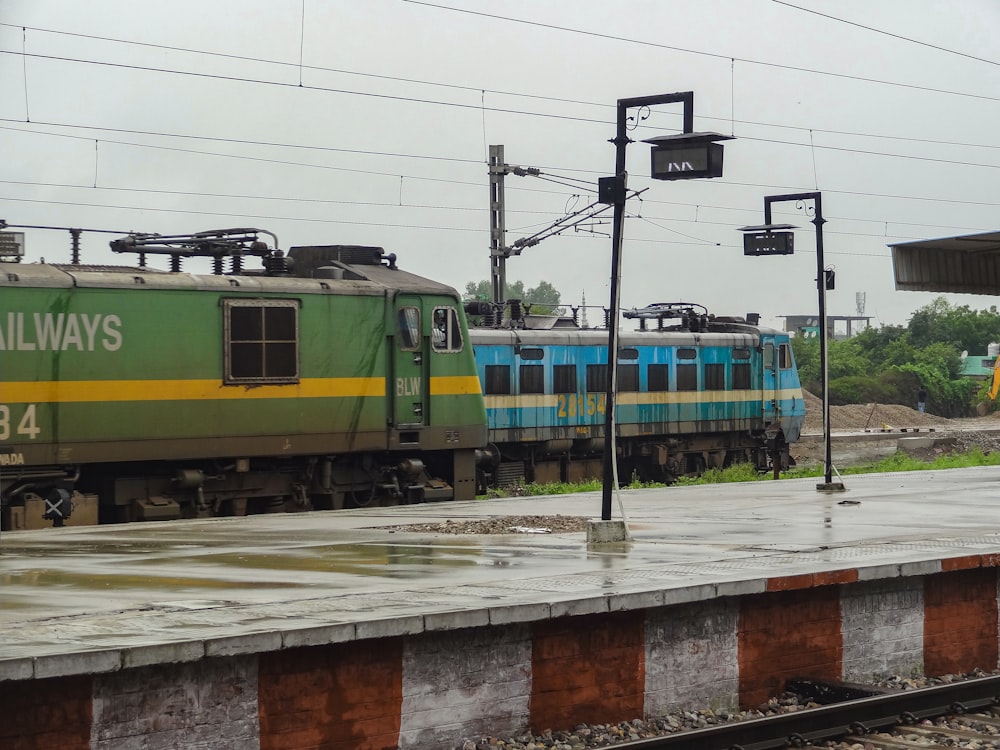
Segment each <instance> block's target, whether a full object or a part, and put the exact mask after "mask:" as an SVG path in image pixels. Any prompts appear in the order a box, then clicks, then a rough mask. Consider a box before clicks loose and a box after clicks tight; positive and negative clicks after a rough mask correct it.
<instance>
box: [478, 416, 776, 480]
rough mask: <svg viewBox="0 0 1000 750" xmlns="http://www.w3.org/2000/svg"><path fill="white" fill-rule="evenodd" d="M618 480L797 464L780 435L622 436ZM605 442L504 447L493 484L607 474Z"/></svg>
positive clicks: (761, 469) (768, 432) (770, 432)
mask: <svg viewBox="0 0 1000 750" xmlns="http://www.w3.org/2000/svg"><path fill="white" fill-rule="evenodd" d="M616 448H617V451H616V452H617V455H618V481H619V483H620V484H623V485H624V484H628V483H630V482H632V481H633V480H638V481H641V482H662V483H665V484H670V483H672V482H675V481H676V480H677V479H678V478H679V477H683V476H688V477H692V476H699V475H701V474H702V473H704V472H705V471H706V470H707V469H721V468H725V467H728V466H731V465H734V464H738V463H750V464H752V465H753V466H754V467H755V468H756V469H757V471H759V472H762V473H763V472H768V471H772V472H777V471H782V470H786V469H788V468H789V467H790V466H792V465H794V461H793V459H792V457H791V454H790V453H789V449H788V444H787V443H786V442H785V439H784V434H783V433H782V432H781V431H780V430H765V431H760V432H756V431H755V432H748V433H731V432H730V433H718V434H712V433H708V434H697V435H691V436H670V437H668V436H656V437H648V436H647V437H641V438H636V437H621V438H619V439H618V440H617V441H616ZM603 450H604V441H603V439H601V438H590V439H587V440H585V441H564V440H549V441H539V442H536V443H518V444H509V445H507V444H503V445H500V446H499V448H498V453H499V456H500V458H499V461H498V462H497V467H496V470H495V471H494V472H493V474H492V475H491V477H489V479H490V480H492V481H490V482H489V483H490V484H493V485H497V486H501V487H504V486H506V487H512V486H517V485H519V484H523V483H531V482H537V483H540V484H544V483H549V482H581V481H585V480H589V479H595V478H601V477H602V475H603Z"/></svg>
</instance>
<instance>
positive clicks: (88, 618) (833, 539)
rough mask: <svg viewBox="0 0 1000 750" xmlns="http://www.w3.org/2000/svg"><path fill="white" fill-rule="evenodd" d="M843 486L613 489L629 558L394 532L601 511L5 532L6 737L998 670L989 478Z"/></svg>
mask: <svg viewBox="0 0 1000 750" xmlns="http://www.w3.org/2000/svg"><path fill="white" fill-rule="evenodd" d="M843 479H844V483H845V485H846V487H847V489H846V491H845V492H835V493H825V492H819V491H817V489H816V480H815V479H803V480H783V481H777V482H774V481H763V482H755V483H744V484H730V485H708V486H697V487H670V488H661V489H646V490H623V491H622V493H621V499H622V503H623V505H624V509H625V514H626V518H627V523H628V528H629V530H630V535H631V538H630V540H628V541H625V542H621V543H614V544H600V545H594V544H592V545H588V544H587V535H586V532H585V531H576V532H563V533H545V532H546V529H545V528H544V527H534V528H521V529H519V530H516V529H515V528H513V527H509V528H508V529H507V532H506V533H501V534H493V535H482V534H459V535H454V534H446V533H437V532H425V531H412V530H409V529H408V528H407V527H408V526H410V525H413V524H432V523H444V522H448V521H451V522H452V523H454V524H459V523H462V522H465V521H470V520H476V519H486V518H497V519H504V518H511V517H518V516H529V515H531V516H535V515H537V516H564V517H583V518H591V519H596V518H599V516H600V510H601V498H600V494H599V493H583V494H575V495H565V496H550V497H531V498H510V499H499V500H483V501H475V502H463V503H435V504H427V505H418V506H403V507H393V508H377V509H368V510H359V511H330V512H314V513H302V514H278V515H267V516H253V517H245V518H223V519H207V520H191V521H173V522H168V523H142V524H128V525H120V526H103V527H76V528H63V529H47V530H42V531H19V532H5V533H4V534H3V535H2V536H0V581H2V582H3V585H2V587H0V707H2V708H0V727H7V729H0V745H3V744H4V742H3V740H4V738H5V737H6V738H7V740H8V741H9V740H10V739H11V738H12V737H13V738H14V739H15V740H17V739H18V738H19V737H22V736H28V735H30V733H31V732H32V731H34V730H32V729H31V727H33V726H34V724H32V721H33V720H32V719H31V718H30V717H31V716H35V713H33V711H34V708H32V707H34V706H42V705H44V706H47V707H48V708H46V709H45V710H46V711H48V712H49V713H46V714H45V716H47V717H48V718H49V719H51V701H50V699H49V698H47V697H45V696H49V695H53V696H54V695H59V696H61V698H60V700H61V701H62V704H61V705H62V706H63V709H62V710H63V711H64V712H65V711H70V709H68V708H66V706H67V705H77V703H79V706H80V708H79V712H78V714H77V713H73V712H72V711H70V713H71V714H72V715H73V716H74V717H76V718H75V719H72V720H70V719H67V720H66V722H65V724H66V727H67V729H66V730H65V731H78V735H79V736H78V737H77V736H76V735H74V737H75V738H76V740H78V741H76V740H74V741H70V739H67V738H66V737H63V738H62V739H61V740H60V743H62V744H60V745H59V746H63V747H91V746H95V744H94V743H95V742H107V741H109V740H108V737H111V736H114V737H133V738H134V737H136V736H138V735H142V736H147V737H148V735H150V734H153V733H155V734H157V735H158V736H160V738H161V740H162V741H163V742H164V743H167V744H163V745H162V746H170V745H169V743H170V742H174V741H177V739H178V737H184V741H183V742H182V743H181V744H182V745H184V746H187V747H201V746H204V747H218V746H221V745H219V744H218V743H217V742H216V741H217V740H218V739H219V738H221V737H226V738H227V741H230V740H232V744H231V745H226V746H234V747H235V746H239V747H249V746H253V747H300V746H301V747H307V746H323V747H341V746H343V747H345V748H346V747H406V748H423V747H450V746H452V745H449V744H448V743H453V744H454V743H457V742H459V740H460V739H461V738H462V737H468V736H473V735H475V734H476V733H482V732H489V733H498V732H503V731H507V732H511V733H514V732H518V731H526V730H527V729H529V728H533V729H535V730H542V729H545V728H554V729H558V728H565V727H572V726H573V725H575V724H576V723H579V722H581V721H595V720H601V721H610V720H616V718H617V717H619V716H621V717H624V718H625V719H631V718H635V717H637V716H642V715H652V714H654V713H657V712H662V711H666V710H672V709H675V708H678V707H683V706H703V705H715V706H723V707H724V706H729V707H735V706H736V705H737V704H739V705H744V706H745V705H752V704H753V703H754V702H759V701H761V700H766V698H767V697H768V695H769V694H773V693H774V692H775V691H780V685H781V678H782V676H783V675H784V676H792V675H794V676H800V675H801V674H810V675H811V676H815V677H828V678H833V679H863V678H865V677H866V676H871V675H873V674H879V673H886V672H893V673H899V672H900V671H904V672H906V671H908V672H911V673H917V672H922V673H926V674H935V673H938V674H940V673H945V672H951V671H968V670H971V669H974V668H982V669H995V668H996V667H997V666H998V659H1000V655H998V652H1000V625H998V587H1000V584H998V578H997V566H998V565H1000V511H998V503H997V500H998V494H1000V468H994V467H988V468H978V469H959V470H947V471H924V472H913V473H897V474H881V475H859V476H849V477H844V478H843ZM614 517H615V518H619V517H620V515H619V509H618V506H617V504H616V505H615V507H614ZM501 528H503V527H502V524H501ZM220 675H222V676H220ZM150 684H155V685H157V686H158V687H157V689H156V690H157V692H156V695H155V697H150V694H149V690H150V688H149V685H150ZM219 684H223V685H225V686H227V687H226V691H225V695H217V692H218V687H217V686H218V685H219ZM304 685H308V690H307V691H306V692H307V693H308V694H309V695H311V696H312V698H310V700H312V703H309V701H306V702H307V703H309V706H312V708H309V707H308V706H306V707H303V705H300V704H296V705H294V706H291V705H289V704H288V701H289V700H292V699H291V698H289V697H288V696H289V695H299V694H301V692H302V690H303V686H304ZM164 686H168V687H164ZM169 686H172V687H169ZM208 686H213V687H211V688H209V687H208ZM192 691H195V692H197V694H198V696H199V697H198V699H197V701H195V703H197V707H195V708H193V707H192V703H191V701H192V698H191V693H192ZM198 691H200V692H198ZM317 694H319V695H320V697H318V698H317V697H316V695H317ZM348 694H350V695H348ZM170 696H173V697H170ZM53 700H54V699H53ZM302 700H305V699H302ZM67 701H68V703H67ZM74 701H76V702H77V703H74ZM178 701H180V704H181V705H182V706H186V709H185V710H181V711H179V710H171V711H167V712H166V714H164V711H165V709H164V702H166V703H167V704H170V705H171V706H173V707H174V709H176V708H177V705H176V704H177V702H178ZM88 702H89V703H88ZM292 702H293V703H294V700H292ZM300 703H301V701H300ZM313 704H316V705H313ZM122 705H128V706H129V707H130V708H129V709H128V710H124V709H122ZM335 705H339V706H344V707H345V708H342V709H336V710H335V709H334V708H332V707H333V706H335ZM88 706H89V707H88ZM317 706H318V707H317ZM212 707H214V708H212ZM39 710H41V709H39ZM213 710H214V711H215V713H213ZM12 712H14V713H13V714H12ZM310 712H311V713H310ZM316 712H318V713H316ZM43 713H44V712H43ZM149 713H152V714H155V715H156V716H159V717H161V718H160V719H159V721H157V722H152V723H150V722H149V721H145V720H144V719H143V717H144V715H146V714H149ZM196 714H197V715H198V716H199V717H200V718H197V719H196V718H193V717H194V716H195V715H196ZM164 715H169V716H170V717H171V718H170V719H164V718H162V717H163V716H164ZM39 716H41V714H39ZM317 716H320V717H321V718H317ZM220 717H222V718H220ZM293 717H297V718H293ZM65 718H66V717H64V719H65ZM147 718H148V717H147ZM8 719H9V720H8ZM11 721H14V724H13V725H12V724H11ZM38 721H39V722H41V721H42V719H41V718H39V719H38ZM144 722H145V723H144ZM560 722H562V724H560ZM11 726H14V727H15V728H14V729H10V727H11ZM18 726H19V727H20V729H17V727H18ZM193 726H197V727H200V729H199V730H198V731H199V732H201V733H202V734H203V735H204V736H205V738H206V739H205V740H204V745H199V744H197V743H196V742H192V741H191V734H190V733H191V732H192V731H193V730H192V727H193ZM74 728H75V729H74ZM38 731H41V729H38ZM18 732H19V733H20V734H18ZM320 735H321V736H322V737H328V738H329V737H343V738H345V739H344V740H343V743H344V744H342V745H341V744H336V742H335V741H334V740H330V742H327V743H326V744H323V743H322V742H321V743H320V744H319V745H317V744H316V742H317V738H318V737H320ZM101 738H103V739H101ZM213 738H214V739H213ZM339 741H340V740H337V742H339ZM88 743H89V744H88ZM246 743H249V744H246ZM310 743H312V744H310ZM442 743H443V744H442ZM15 746H16V745H15ZM24 746H26V747H27V746H29V745H24ZM53 746H56V745H53ZM101 746H102V747H111V746H114V744H113V743H112V744H104V745H101ZM149 746H154V745H149Z"/></svg>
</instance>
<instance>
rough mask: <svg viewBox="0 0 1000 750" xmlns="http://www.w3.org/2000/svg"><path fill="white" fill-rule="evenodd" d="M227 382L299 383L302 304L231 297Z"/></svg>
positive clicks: (227, 322) (228, 305) (227, 312)
mask: <svg viewBox="0 0 1000 750" xmlns="http://www.w3.org/2000/svg"><path fill="white" fill-rule="evenodd" d="M222 304H223V314H224V316H225V322H224V334H225V368H226V371H225V381H224V382H226V383H227V384H230V385H236V384H240V385H244V384H247V383H297V382H298V381H299V303H298V301H297V300H279V299H266V300H265V299H227V300H223V301H222Z"/></svg>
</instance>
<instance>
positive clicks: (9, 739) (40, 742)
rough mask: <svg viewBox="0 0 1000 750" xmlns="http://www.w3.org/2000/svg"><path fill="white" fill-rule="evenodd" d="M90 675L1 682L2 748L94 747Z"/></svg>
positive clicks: (85, 749)
mask: <svg viewBox="0 0 1000 750" xmlns="http://www.w3.org/2000/svg"><path fill="white" fill-rule="evenodd" d="M93 694H94V681H93V678H92V677H91V676H90V675H85V676H82V677H59V678H52V679H49V680H33V681H28V680H25V681H18V682H0V748H3V750H90V725H91V723H92V721H93Z"/></svg>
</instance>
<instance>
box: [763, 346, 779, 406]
mask: <svg viewBox="0 0 1000 750" xmlns="http://www.w3.org/2000/svg"><path fill="white" fill-rule="evenodd" d="M762 350H763V356H762V358H761V360H762V361H761V364H762V366H763V375H762V379H761V389H760V398H761V404H760V406H761V416H762V417H763V419H764V424H770V423H771V422H773V421H774V420H775V419H777V418H778V347H776V346H775V345H774V340H773V339H769V340H767V341H764V342H763V347H762Z"/></svg>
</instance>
